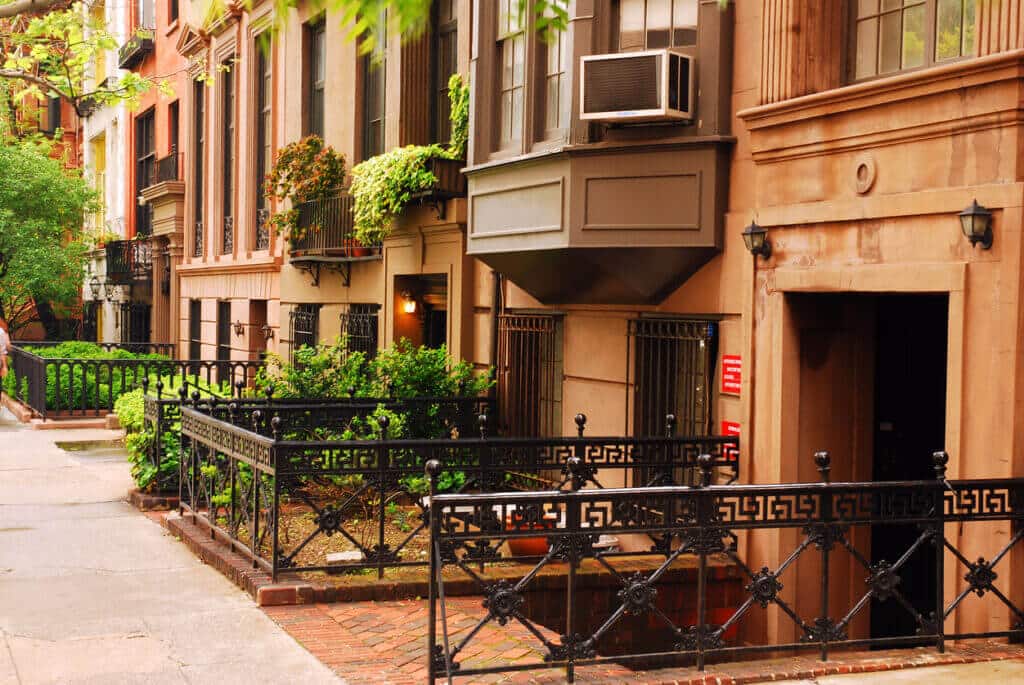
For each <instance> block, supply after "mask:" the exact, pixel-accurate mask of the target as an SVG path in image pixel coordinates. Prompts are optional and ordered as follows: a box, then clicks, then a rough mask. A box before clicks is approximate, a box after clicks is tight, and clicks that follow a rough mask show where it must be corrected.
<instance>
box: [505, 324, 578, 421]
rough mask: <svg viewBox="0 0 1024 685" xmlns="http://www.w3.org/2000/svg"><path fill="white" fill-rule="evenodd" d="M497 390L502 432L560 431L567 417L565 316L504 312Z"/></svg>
mask: <svg viewBox="0 0 1024 685" xmlns="http://www.w3.org/2000/svg"><path fill="white" fill-rule="evenodd" d="M495 366H496V372H497V382H498V386H497V394H498V417H499V418H500V420H501V422H502V432H503V433H505V434H506V435H511V436H522V437H547V436H555V435H558V434H559V432H560V429H561V423H562V318H561V317H560V316H555V315H551V314H523V313H512V314H502V315H501V316H499V317H498V359H497V363H496V364H495Z"/></svg>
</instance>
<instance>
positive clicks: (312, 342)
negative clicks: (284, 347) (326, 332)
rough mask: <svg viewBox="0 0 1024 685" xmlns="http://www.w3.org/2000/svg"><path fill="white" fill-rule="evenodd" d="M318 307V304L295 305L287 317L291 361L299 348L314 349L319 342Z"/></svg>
mask: <svg viewBox="0 0 1024 685" xmlns="http://www.w3.org/2000/svg"><path fill="white" fill-rule="evenodd" d="M320 307H321V305H319V304H297V305H295V308H294V309H292V311H291V314H290V315H289V319H290V320H289V324H288V328H289V333H290V337H291V340H292V361H294V360H295V350H298V349H299V348H301V347H314V346H316V344H317V342H319V340H320Z"/></svg>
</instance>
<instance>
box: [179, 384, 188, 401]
mask: <svg viewBox="0 0 1024 685" xmlns="http://www.w3.org/2000/svg"><path fill="white" fill-rule="evenodd" d="M178 397H179V398H180V399H181V401H182V402H184V401H185V400H187V399H188V388H186V387H185V384H184V383H182V384H181V385H179V386H178Z"/></svg>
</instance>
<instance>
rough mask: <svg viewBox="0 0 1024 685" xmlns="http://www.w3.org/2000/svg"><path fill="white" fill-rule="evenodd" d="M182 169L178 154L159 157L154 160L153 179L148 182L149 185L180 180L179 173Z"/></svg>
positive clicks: (180, 157)
mask: <svg viewBox="0 0 1024 685" xmlns="http://www.w3.org/2000/svg"><path fill="white" fill-rule="evenodd" d="M183 168H184V167H183V164H182V155H181V153H180V152H172V153H171V154H169V155H167V156H166V157H161V158H160V159H158V160H156V164H155V165H154V166H153V177H152V179H151V180H150V185H156V184H157V183H166V182H168V181H180V180H182V177H181V172H182V170H183Z"/></svg>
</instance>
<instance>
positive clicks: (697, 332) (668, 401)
mask: <svg viewBox="0 0 1024 685" xmlns="http://www.w3.org/2000/svg"><path fill="white" fill-rule="evenodd" d="M717 330H718V326H717V324H716V323H714V322H712V321H700V320H687V319H637V320H634V321H630V322H629V340H630V354H631V358H632V360H633V365H632V366H633V373H634V376H633V379H632V395H633V396H632V401H630V402H628V406H631V407H632V410H633V433H634V435H640V436H643V435H664V434H665V416H666V415H667V414H674V415H675V417H676V433H677V434H678V435H692V436H700V435H709V434H711V432H712V425H711V388H712V385H711V383H712V378H713V377H714V363H715V359H716V357H717V340H718V338H717ZM626 387H627V392H629V388H630V382H629V379H627V383H626Z"/></svg>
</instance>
